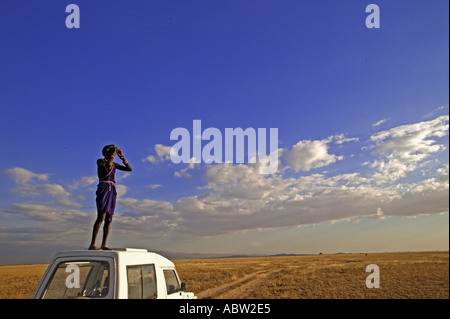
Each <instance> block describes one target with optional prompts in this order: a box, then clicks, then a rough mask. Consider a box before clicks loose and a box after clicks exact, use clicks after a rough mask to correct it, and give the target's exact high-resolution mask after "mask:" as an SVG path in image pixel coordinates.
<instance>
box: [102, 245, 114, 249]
mask: <svg viewBox="0 0 450 319" xmlns="http://www.w3.org/2000/svg"><path fill="white" fill-rule="evenodd" d="M102 250H112V249H111V248H109V247H107V246H102Z"/></svg>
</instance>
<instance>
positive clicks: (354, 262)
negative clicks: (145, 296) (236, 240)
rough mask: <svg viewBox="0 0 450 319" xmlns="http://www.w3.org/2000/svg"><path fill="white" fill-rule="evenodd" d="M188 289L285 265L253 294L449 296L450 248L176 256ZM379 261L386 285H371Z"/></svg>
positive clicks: (274, 296) (281, 296)
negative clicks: (371, 268) (232, 256)
mask: <svg viewBox="0 0 450 319" xmlns="http://www.w3.org/2000/svg"><path fill="white" fill-rule="evenodd" d="M175 263H176V266H177V269H178V272H179V274H180V277H181V278H182V279H183V281H185V282H186V285H187V287H188V290H190V291H194V292H196V293H199V292H201V291H204V290H206V289H208V288H211V287H215V286H218V285H222V284H224V283H226V282H230V281H233V280H237V279H239V278H242V277H244V276H245V275H248V274H250V273H253V272H255V271H259V270H264V269H280V271H279V272H277V273H276V274H275V275H274V276H271V277H270V278H268V279H267V280H266V281H265V282H260V283H259V287H258V289H254V290H253V291H252V292H250V293H248V292H247V295H246V297H247V298H266V299H298V298H308V299H315V298H320V299H329V298H333V299H336V298H338V299H340V298H343V299H347V298H358V299H361V298H395V299H402V298H421V299H422V298H449V255H448V252H418V253H379V254H368V255H364V254H343V255H321V256H293V257H269V258H239V259H210V260H189V261H187V260H186V261H175ZM369 264H377V265H378V266H379V269H380V288H378V289H376V288H372V289H369V288H367V287H366V277H367V276H368V275H369V273H366V272H365V269H366V266H367V265H369Z"/></svg>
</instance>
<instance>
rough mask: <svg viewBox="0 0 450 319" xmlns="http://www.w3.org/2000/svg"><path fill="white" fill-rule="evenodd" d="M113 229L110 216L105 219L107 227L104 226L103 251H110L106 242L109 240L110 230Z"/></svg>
mask: <svg viewBox="0 0 450 319" xmlns="http://www.w3.org/2000/svg"><path fill="white" fill-rule="evenodd" d="M110 228H111V222H110V221H109V216H107V218H106V219H105V225H104V226H103V240H102V249H104V250H109V248H108V246H107V245H106V241H107V240H108V235H109V230H110Z"/></svg>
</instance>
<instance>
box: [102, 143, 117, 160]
mask: <svg viewBox="0 0 450 319" xmlns="http://www.w3.org/2000/svg"><path fill="white" fill-rule="evenodd" d="M115 148H116V147H115V146H114V145H112V144H111V145H106V146H105V147H103V149H102V154H103V156H104V157H107V156H108V155H110V154H112V153H113V151H114V149H115Z"/></svg>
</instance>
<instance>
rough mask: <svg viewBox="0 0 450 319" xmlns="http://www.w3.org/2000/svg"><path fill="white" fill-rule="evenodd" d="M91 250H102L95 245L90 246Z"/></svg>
mask: <svg viewBox="0 0 450 319" xmlns="http://www.w3.org/2000/svg"><path fill="white" fill-rule="evenodd" d="M89 250H100V248H98V247H97V246H95V245H90V246H89Z"/></svg>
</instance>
